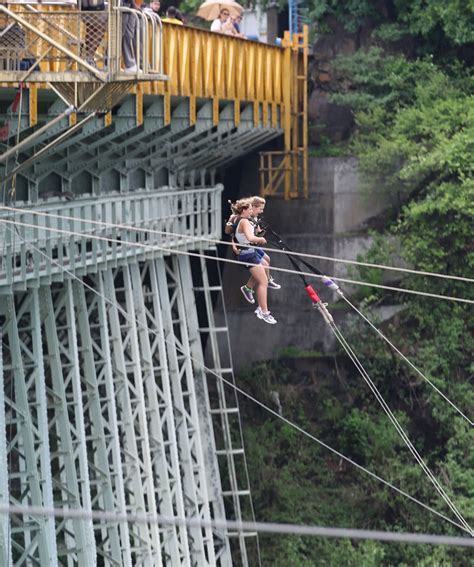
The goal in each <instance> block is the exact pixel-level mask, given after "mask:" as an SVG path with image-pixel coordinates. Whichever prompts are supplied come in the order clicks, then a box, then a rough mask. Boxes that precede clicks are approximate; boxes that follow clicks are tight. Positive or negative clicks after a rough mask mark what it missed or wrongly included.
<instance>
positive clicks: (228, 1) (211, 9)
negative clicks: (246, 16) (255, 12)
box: [197, 0, 244, 21]
mask: <svg viewBox="0 0 474 567" xmlns="http://www.w3.org/2000/svg"><path fill="white" fill-rule="evenodd" d="M223 8H227V9H228V10H229V13H230V15H231V16H232V17H233V18H235V17H236V16H241V15H242V12H243V11H244V9H243V7H242V6H241V5H240V4H238V3H237V2H235V1H234V0H206V1H205V2H204V4H201V5H200V6H199V10H198V11H197V15H198V16H199V17H200V18H204V19H205V20H208V21H210V20H215V19H216V18H218V17H219V14H220V12H221V10H222V9H223Z"/></svg>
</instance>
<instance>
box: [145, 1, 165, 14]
mask: <svg viewBox="0 0 474 567" xmlns="http://www.w3.org/2000/svg"><path fill="white" fill-rule="evenodd" d="M160 9H161V2H160V0H152V1H151V2H150V3H149V4H147V5H146V6H143V8H142V10H143V11H144V12H151V13H152V14H156V15H157V16H159V15H160V14H159V12H160Z"/></svg>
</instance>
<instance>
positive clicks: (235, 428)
mask: <svg viewBox="0 0 474 567" xmlns="http://www.w3.org/2000/svg"><path fill="white" fill-rule="evenodd" d="M208 252H209V251H208ZM199 262H200V270H199V273H200V275H201V281H200V282H195V287H194V288H193V289H194V293H195V294H196V296H197V297H199V296H198V295H197V294H202V297H203V299H204V303H205V314H204V313H201V314H200V315H201V318H202V321H200V322H199V323H200V325H199V331H200V334H201V340H202V342H203V348H204V342H205V340H206V338H207V344H206V346H205V352H206V364H207V367H208V368H207V369H206V376H207V384H208V390H209V403H210V413H211V415H212V422H213V427H214V437H215V443H216V455H217V459H218V462H219V469H220V472H221V479H222V484H223V487H222V495H223V497H224V504H225V508H226V517H227V518H228V519H232V520H235V521H242V520H246V521H255V514H254V508H253V503H252V496H251V492H250V483H249V476H248V470H247V462H246V456H245V450H244V443H243V433H242V424H241V420H240V410H239V402H238V396H237V392H236V390H235V389H234V388H233V387H232V386H231V385H230V384H226V383H225V382H224V380H225V381H227V382H230V383H231V384H232V385H235V376H234V372H233V368H232V355H231V351H230V340H229V331H228V327H227V322H226V321H225V322H224V326H218V325H216V320H215V317H214V311H213V309H214V303H215V300H216V299H218V298H220V300H221V301H222V304H223V305H224V294H223V289H222V280H221V275H220V272H219V276H218V281H217V282H216V283H215V284H211V283H210V278H209V273H208V270H207V264H206V259H205V258H202V257H201V258H200V259H199ZM195 272H197V270H195ZM193 276H194V277H196V275H195V274H193ZM216 279H217V278H216ZM199 299H201V297H199ZM224 312H225V309H224ZM223 358H226V359H227V360H228V361H229V365H228V366H226V367H223V365H222V362H221V361H222V359H223ZM216 375H217V376H216ZM220 378H222V379H220ZM227 535H228V537H229V539H230V543H231V549H232V558H233V560H235V562H236V564H238V563H237V560H238V559H240V563H241V564H242V565H244V566H247V565H261V558H260V549H259V541H258V534H257V533H256V532H238V531H229V532H228V534H227Z"/></svg>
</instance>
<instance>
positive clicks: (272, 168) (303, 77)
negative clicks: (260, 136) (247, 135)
mask: <svg viewBox="0 0 474 567" xmlns="http://www.w3.org/2000/svg"><path fill="white" fill-rule="evenodd" d="M282 45H283V48H284V54H283V57H284V65H283V68H284V69H287V70H288V71H289V72H287V73H284V74H283V77H282V94H283V101H282V104H281V107H280V108H281V118H280V121H281V124H282V126H283V132H284V150H283V151H281V152H265V153H263V154H260V157H261V161H260V194H261V195H262V196H263V195H277V194H278V192H279V191H280V190H281V188H283V197H284V199H296V198H299V197H303V198H307V197H308V94H307V77H308V26H303V31H302V32H301V33H297V34H293V36H291V35H290V33H289V32H285V34H284V37H283V42H282ZM263 119H264V121H265V123H267V121H268V107H267V108H265V106H264V109H263ZM276 120H277V106H276V104H272V108H271V122H272V125H273V124H275V123H276Z"/></svg>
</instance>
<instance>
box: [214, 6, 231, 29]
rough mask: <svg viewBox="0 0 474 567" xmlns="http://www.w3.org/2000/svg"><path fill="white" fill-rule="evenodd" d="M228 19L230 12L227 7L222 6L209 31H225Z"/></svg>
mask: <svg viewBox="0 0 474 567" xmlns="http://www.w3.org/2000/svg"><path fill="white" fill-rule="evenodd" d="M229 21H230V13H229V9H228V8H225V7H224V8H222V9H221V11H220V13H219V17H218V18H216V19H215V20H214V21H213V22H212V24H211V31H212V32H217V33H227V30H228V22H229Z"/></svg>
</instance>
